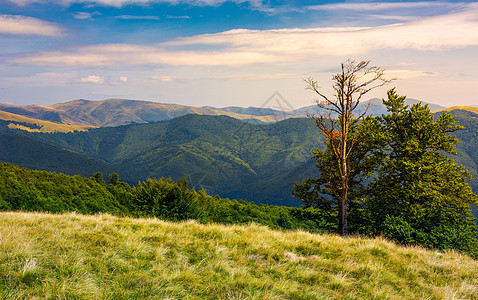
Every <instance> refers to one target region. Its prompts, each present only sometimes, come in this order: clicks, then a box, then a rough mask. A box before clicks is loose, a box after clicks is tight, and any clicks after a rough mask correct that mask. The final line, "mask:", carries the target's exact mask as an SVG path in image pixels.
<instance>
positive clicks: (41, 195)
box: [0, 163, 327, 231]
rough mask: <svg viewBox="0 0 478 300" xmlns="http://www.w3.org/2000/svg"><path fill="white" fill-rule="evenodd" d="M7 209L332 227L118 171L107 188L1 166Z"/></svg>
mask: <svg viewBox="0 0 478 300" xmlns="http://www.w3.org/2000/svg"><path fill="white" fill-rule="evenodd" d="M5 210H7V211H41V212H53V213H61V212H71V211H75V212H78V213H82V214H94V213H99V212H102V213H110V214H114V215H120V216H136V217H138V216H142V217H156V218H160V219H163V220H174V221H178V220H187V219H195V220H197V221H199V222H203V223H207V222H215V223H229V224H238V223H249V222H255V223H258V224H263V225H267V226H270V227H274V228H286V229H291V228H296V229H299V228H300V229H305V230H314V231H315V230H325V229H327V224H323V223H321V222H320V221H319V220H314V214H313V213H307V212H302V210H300V209H297V208H293V207H284V206H269V205H256V204H254V203H252V202H246V201H236V200H230V199H224V198H220V197H219V196H215V197H213V196H210V195H208V194H206V193H205V192H204V191H195V190H192V189H190V187H189V186H188V183H187V182H186V181H184V180H179V181H178V182H173V181H172V180H171V179H166V178H161V179H158V180H153V179H148V180H146V181H144V182H141V183H138V184H137V185H136V186H132V187H131V186H129V185H128V184H127V183H125V182H122V181H120V179H119V177H118V175H117V174H116V173H112V174H110V175H109V176H108V184H107V183H106V182H105V180H104V179H103V176H102V174H101V173H95V174H94V175H93V176H91V177H89V178H84V177H81V176H78V175H75V176H68V175H64V174H57V173H53V172H46V171H34V170H28V169H21V168H19V167H17V166H13V165H10V164H7V163H0V211H5ZM304 213H307V215H304ZM316 221H317V222H316Z"/></svg>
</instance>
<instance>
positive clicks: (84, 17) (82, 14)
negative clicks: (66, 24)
mask: <svg viewBox="0 0 478 300" xmlns="http://www.w3.org/2000/svg"><path fill="white" fill-rule="evenodd" d="M73 17H74V18H75V19H78V20H87V19H91V18H92V17H93V16H92V14H91V13H89V12H84V11H82V12H77V13H75V14H73Z"/></svg>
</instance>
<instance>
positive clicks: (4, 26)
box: [0, 14, 63, 37]
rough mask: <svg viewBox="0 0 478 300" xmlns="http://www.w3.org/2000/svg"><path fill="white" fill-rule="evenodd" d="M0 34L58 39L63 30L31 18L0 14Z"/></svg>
mask: <svg viewBox="0 0 478 300" xmlns="http://www.w3.org/2000/svg"><path fill="white" fill-rule="evenodd" d="M0 34H12V35H41V36H51V37H58V36H61V35H63V29H62V28H61V27H60V26H58V25H57V24H54V23H50V22H46V21H43V20H40V19H36V18H32V17H26V16H20V15H2V14H0Z"/></svg>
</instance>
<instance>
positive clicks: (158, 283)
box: [0, 212, 478, 299]
mask: <svg viewBox="0 0 478 300" xmlns="http://www.w3.org/2000/svg"><path fill="white" fill-rule="evenodd" d="M0 297H2V298H5V299H25V298H28V299H44V298H47V299H148V298H150V299H478V261H476V260H473V259H472V258H470V257H468V256H465V255H461V254H459V253H455V252H445V253H441V252H433V251H429V250H425V249H423V248H418V247H401V246H398V245H396V244H394V243H391V242H388V241H386V240H383V239H379V238H376V239H365V238H360V237H351V238H348V239H343V238H341V237H338V236H335V235H317V234H311V233H307V232H302V231H275V230H271V229H269V228H267V227H263V226H258V225H255V224H251V225H248V226H224V225H201V224H198V223H196V222H194V221H187V222H182V223H172V222H164V221H159V220H157V219H133V218H118V217H113V216H110V215H95V216H83V215H78V214H74V213H70V214H64V215H52V214H44V213H18V212H16V213H12V212H5V213H0Z"/></svg>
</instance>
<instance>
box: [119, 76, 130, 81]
mask: <svg viewBox="0 0 478 300" xmlns="http://www.w3.org/2000/svg"><path fill="white" fill-rule="evenodd" d="M120 81H121V82H128V77H126V76H120Z"/></svg>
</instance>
